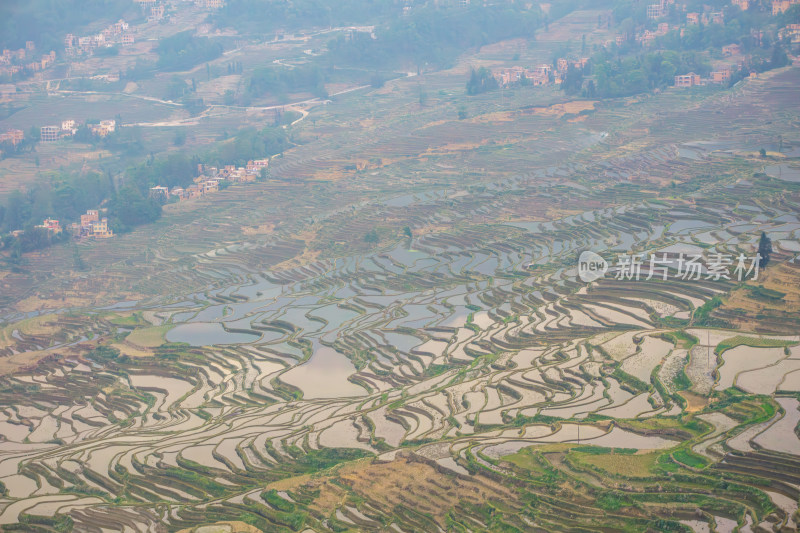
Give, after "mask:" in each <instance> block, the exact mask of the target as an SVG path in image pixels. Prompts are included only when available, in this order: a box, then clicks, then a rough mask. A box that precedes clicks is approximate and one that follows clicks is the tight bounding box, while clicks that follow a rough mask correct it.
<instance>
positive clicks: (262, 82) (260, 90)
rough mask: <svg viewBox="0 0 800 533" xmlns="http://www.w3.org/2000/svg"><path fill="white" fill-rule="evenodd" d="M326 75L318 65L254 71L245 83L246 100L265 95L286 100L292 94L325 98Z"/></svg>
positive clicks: (268, 68)
mask: <svg viewBox="0 0 800 533" xmlns="http://www.w3.org/2000/svg"><path fill="white" fill-rule="evenodd" d="M326 81H327V75H326V73H325V71H324V70H323V69H322V68H321V67H320V66H318V65H302V66H299V67H296V68H286V67H279V68H274V67H266V68H260V69H256V70H255V71H254V72H253V74H252V75H251V76H250V80H249V81H248V83H247V89H246V94H245V96H246V98H259V97H261V96H264V95H265V94H273V95H277V96H278V98H279V100H286V98H287V95H288V94H289V93H293V92H310V93H312V94H313V95H314V96H318V97H320V98H325V97H327V96H328V93H327V91H326V90H325V82H326Z"/></svg>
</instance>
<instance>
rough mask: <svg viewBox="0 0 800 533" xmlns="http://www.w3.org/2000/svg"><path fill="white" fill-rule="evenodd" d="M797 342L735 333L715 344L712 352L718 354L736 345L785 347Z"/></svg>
mask: <svg viewBox="0 0 800 533" xmlns="http://www.w3.org/2000/svg"><path fill="white" fill-rule="evenodd" d="M797 344H798V343H797V341H787V340H783V339H770V338H763V337H747V336H744V335H737V336H735V337H731V338H730V339H726V340H724V341H722V342H720V343H719V344H717V347H716V348H714V353H715V354H717V355H720V354H723V353H725V351H727V350H730V349H731V348H736V347H737V346H751V347H753V348H786V347H789V346H797Z"/></svg>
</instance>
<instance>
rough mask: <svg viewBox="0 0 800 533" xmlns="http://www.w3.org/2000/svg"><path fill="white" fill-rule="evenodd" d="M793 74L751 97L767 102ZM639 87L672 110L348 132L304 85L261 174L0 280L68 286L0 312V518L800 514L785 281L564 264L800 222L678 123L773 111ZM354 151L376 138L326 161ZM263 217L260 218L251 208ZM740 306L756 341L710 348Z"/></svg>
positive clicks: (490, 521) (699, 124)
mask: <svg viewBox="0 0 800 533" xmlns="http://www.w3.org/2000/svg"><path fill="white" fill-rule="evenodd" d="M798 77H800V74H799V73H798V72H797V71H796V70H788V71H784V72H783V73H782V74H780V75H779V76H777V77H776V78H775V79H774V80H772V81H763V82H762V81H758V82H753V83H751V84H750V85H747V86H746V87H745V88H744V89H741V90H742V91H745V92H746V94H745V96H743V97H742V98H748V99H750V100H748V101H752V100H756V99H757V101H759V102H762V103H761V104H759V105H761V106H763V109H762V112H765V113H769V112H771V113H777V111H776V109H775V108H770V106H771V105H775V106H777V105H778V103H780V102H781V100H780V99H781V98H783V99H784V100H786V99H788V98H789V97H788V96H786V91H787V89H786V87H787V86H793V85H792V84H795V85H794V86H796V82H797V79H798ZM434 81H435V80H434ZM397 83H398V84H400V85H399V89H398V91H399V92H401V90H402V89H403V87H404V86H403V85H402V84H403V83H408V82H407V81H400V82H397ZM789 95H791V93H789ZM374 96H375V99H376V100H378V99H387V100H389V99H390V98H408V95H407V94H406V95H405V96H391V95H387V94H384V93H376V94H375V95H374ZM659 98H660V99H661V100H660V101H659V106H661V108H662V109H664V108H665V106H666V104H670V103H673V104H675V107H673V108H671V109H677V110H678V111H670V112H669V113H668V114H665V113H661V114H660V115H659V114H656V115H649V114H648V113H646V111H648V110H652V109H653V108H655V107H656V106H655V104H652V103H649V102H644V103H641V104H639V105H641V106H642V107H638V108H636V110H635V111H631V110H628V109H622V108H618V107H615V106H607V107H605V108H603V109H601V110H600V111H598V112H597V113H595V114H592V115H589V116H588V117H587V118H586V120H585V121H582V122H580V123H569V122H566V123H563V124H562V123H560V122H557V121H559V120H560V119H558V118H553V117H551V116H542V115H541V114H534V113H528V112H526V111H524V110H520V109H517V110H515V111H514V113H515V114H514V120H513V121H503V122H496V123H495V122H493V121H491V120H487V121H471V122H463V121H455V120H445V119H443V118H442V117H440V116H438V115H437V113H438V111H430V112H420V113H419V115H410V116H409V115H403V116H402V119H403V120H400V118H401V117H400V115H393V118H394V121H392V120H387V121H386V123H387V124H389V126H387V127H386V128H385V129H381V130H377V129H372V130H367V131H361V130H356V129H354V130H353V131H352V132H351V133H352V142H348V143H347V144H346V145H343V143H337V142H336V140H335V138H334V137H335V134H332V133H331V134H326V132H327V131H335V128H336V127H340V128H342V129H346V128H348V127H352V125H351V124H349V123H347V122H346V121H345V116H346V114H347V113H346V112H344V111H342V112H337V111H331V110H330V109H329V108H325V109H322V110H318V113H319V121H320V124H319V125H318V126H316V127H318V128H320V130H319V131H320V134H321V136H322V137H323V139H322V140H321V141H320V142H319V143H309V144H307V145H305V146H300V147H298V148H296V149H294V150H291V151H289V152H287V154H286V155H285V156H284V157H282V158H280V159H278V160H276V163H275V165H274V167H273V175H274V176H275V177H276V179H275V180H273V181H270V182H268V183H266V184H258V185H254V186H253V187H252V188H235V187H234V188H231V190H229V191H224V192H223V193H220V194H219V195H218V196H217V197H215V198H214V199H213V200H211V199H204V200H199V201H198V202H197V205H198V206H199V207H198V209H200V210H206V211H207V212H209V213H211V215H207V216H202V217H201V216H199V215H198V213H197V212H196V211H192V210H190V208H189V207H186V206H185V205H179V206H177V207H175V208H173V210H172V211H170V212H168V213H167V215H166V216H165V218H164V220H162V221H160V222H159V223H158V224H156V225H154V226H153V227H152V228H149V229H148V230H146V231H144V230H143V231H141V232H134V233H133V234H131V235H129V236H125V237H123V238H120V239H119V240H117V241H116V242H103V243H97V244H96V245H93V246H92V247H87V248H86V249H85V250H84V255H85V258H86V260H87V262H92V263H93V264H94V260H95V259H96V260H97V265H101V266H102V267H103V268H99V267H98V268H97V271H96V272H95V273H93V274H92V275H87V276H84V277H82V278H78V277H75V278H70V279H69V280H68V281H64V280H63V279H60V278H58V277H57V276H53V277H50V278H47V277H46V276H43V279H41V280H39V282H40V285H39V286H40V287H41V288H40V289H39V290H37V292H36V293H35V294H30V293H24V289H25V285H24V283H23V284H22V285H21V286H15V287H13V290H14V291H19V294H20V295H22V294H26V295H28V299H26V300H22V301H24V302H25V305H30V306H32V307H34V308H36V307H37V306H43V307H48V306H49V305H50V304H52V303H53V302H59V303H58V304H57V305H58V307H57V308H56V309H53V310H54V311H57V312H56V313H52V314H49V315H45V316H43V317H42V318H41V319H37V320H36V324H33V325H32V324H31V323H30V322H26V321H25V320H26V319H27V320H31V318H30V317H27V318H26V316H25V311H23V310H22V309H21V307H20V306H17V307H16V309H12V308H11V307H9V308H7V309H6V310H5V311H4V313H5V314H4V316H5V320H6V322H7V324H6V325H5V326H4V327H3V329H2V330H0V353H1V354H2V355H3V360H4V361H5V362H6V364H8V365H9V366H10V367H11V366H13V369H14V370H15V372H14V373H12V374H9V375H6V376H5V377H3V378H2V380H0V406H2V408H1V409H0V434H2V436H3V437H4V439H3V441H2V442H0V481H1V482H2V483H3V486H4V487H5V492H4V494H3V497H2V500H0V525H3V527H9V526H11V525H12V524H18V523H22V524H23V526H11V527H12V528H13V527H17V528H18V529H19V527H23V530H25V528H28V529H27V530H31V531H33V530H42V531H52V530H58V528H65V527H67V526H66V524H67V523H71V524H72V526H73V527H74V529H75V530H78V531H89V532H94V531H108V530H115V528H117V529H118V528H119V524H123V525H124V526H125V527H128V528H130V529H132V530H137V529H138V530H147V529H148V528H149V529H151V530H156V531H160V530H167V531H178V530H182V529H186V528H189V529H190V530H191V529H192V528H196V527H198V526H201V525H208V524H212V523H216V522H220V523H222V522H226V523H233V522H236V523H246V524H249V525H250V526H254V527H257V528H258V529H260V530H262V531H320V532H321V531H347V530H351V531H397V532H411V531H443V530H452V531H486V530H489V531H503V530H505V531H515V530H516V531H555V530H584V531H585V530H591V531H598V530H619V529H625V528H627V529H628V530H648V529H649V530H659V531H660V530H668V529H672V530H687V529H694V530H698V531H712V530H716V531H723V530H732V529H733V528H736V527H739V528H740V530H742V531H746V530H751V531H755V530H756V528H761V529H762V530H771V531H781V530H791V529H792V528H794V527H796V524H797V498H798V496H799V495H800V490H798V486H799V485H800V474H798V472H800V438H798V436H797V425H798V421H799V420H800V418H799V417H800V411H798V397H797V393H798V382H800V379H799V378H798V375H800V356H798V351H797V346H796V343H797V342H798V341H800V338H798V325H799V324H798V320H800V319H798V315H797V313H796V311H797V309H796V308H795V309H793V311H794V313H793V312H792V309H791V305H793V304H792V303H791V302H792V301H793V300H791V297H792V294H794V293H791V292H787V293H786V294H787V296H786V298H787V299H788V300H787V302H788V303H787V304H786V305H788V306H789V309H788V310H786V309H782V308H780V306H778V305H772V304H770V305H771V307H770V308H769V309H768V310H766V311H764V314H763V315H762V314H759V313H751V314H747V312H742V311H741V310H739V309H737V308H733V307H731V306H730V305H728V304H727V303H729V302H730V300H726V301H725V302H723V303H722V305H719V306H715V305H714V304H715V302H716V301H717V300H719V299H720V298H728V297H729V295H731V294H732V293H733V292H735V291H740V290H742V287H741V286H739V285H740V284H738V282H736V281H733V280H726V279H719V280H714V279H707V277H706V276H704V277H703V278H702V279H700V280H681V279H674V276H673V277H672V278H671V279H668V280H662V279H660V278H659V277H657V276H656V277H653V278H652V279H649V280H648V279H645V278H646V277H647V276H642V278H641V279H639V280H626V279H615V276H614V271H612V272H611V273H609V274H608V275H607V276H606V277H604V278H602V279H599V280H597V281H594V282H592V283H584V282H582V281H581V280H580V279H579V277H578V273H577V268H576V263H577V261H576V259H577V256H578V254H579V253H580V252H581V251H584V250H593V251H595V252H597V253H600V254H601V255H603V256H604V257H606V258H607V259H608V260H609V261H610V262H611V263H612V264H613V263H614V262H615V260H616V258H617V256H618V254H620V253H626V252H629V251H635V252H646V253H651V252H654V253H658V254H659V255H661V254H669V255H668V257H670V258H671V259H672V260H673V263H672V264H673V273H674V264H675V263H674V261H675V259H676V256H677V254H678V253H680V252H682V251H684V252H692V251H700V252H703V253H705V254H710V253H713V252H724V253H729V254H733V255H737V254H739V253H740V252H741V253H746V254H751V253H752V252H753V248H754V243H755V242H756V240H757V237H758V235H759V234H760V232H761V231H765V232H767V233H768V234H780V235H781V239H782V241H784V240H786V241H797V240H798V238H800V218H798V217H799V216H800V196H799V195H798V190H799V189H798V188H797V186H795V185H791V184H784V183H781V182H777V181H776V180H773V179H769V178H766V177H764V176H762V175H760V174H759V173H758V172H754V169H755V170H759V169H758V168H754V167H756V166H757V164H756V163H754V162H753V161H751V160H749V159H746V158H744V157H729V156H728V155H721V154H719V153H717V152H716V151H714V150H712V149H709V148H708V147H704V146H703V145H697V144H692V143H693V141H696V140H697V139H699V138H702V135H703V133H704V128H713V127H718V126H719V125H720V123H721V122H722V120H723V119H722V118H720V117H718V116H717V113H716V111H717V110H719V109H720V107H724V106H733V107H734V108H737V109H739V110H741V111H742V113H741V116H740V117H739V122H737V125H736V128H734V129H733V130H731V129H730V128H728V129H726V130H724V131H726V132H730V135H731V138H729V139H723V140H721V141H720V142H723V141H724V142H727V143H728V144H729V145H731V146H734V147H735V146H738V144H737V143H742V142H744V141H743V139H744V138H745V133H744V130H745V129H747V128H751V127H752V128H756V127H757V126H756V124H760V123H761V122H760V121H761V120H763V117H761V116H760V115H758V114H757V113H755V112H751V111H748V110H747V109H749V108H747V106H745V105H744V104H737V103H733V104H731V102H728V101H723V100H719V99H718V97H714V96H710V97H708V99H707V100H704V101H703V102H701V103H699V104H697V108H696V109H693V110H692V112H691V114H693V115H698V114H699V115H701V120H700V121H698V120H697V118H696V117H695V118H691V121H690V112H689V111H685V107H684V106H686V105H688V104H687V102H685V101H683V100H680V99H681V98H682V97H681V96H679V95H675V94H665V95H662V96H660V97H659ZM678 103H680V104H681V105H680V106H679V105H678ZM400 104H401V105H409V106H410V105H411V104H409V103H407V102H406V103H403V102H400ZM783 104H785V106H784V107H783V108H781V109H782V110H783V111H782V112H786V109H789V110H790V111H791V112H792V113H795V115H793V116H797V115H796V112H797V109H796V106H797V102H796V101H794V107H792V106H790V105H789V104H786V102H785V101H783ZM344 105H345V106H348V105H350V106H352V105H353V104H352V103H349V104H348V103H347V102H345V103H344ZM376 105H377V104H376ZM471 105H473V107H474V109H473V110H472V111H473V112H474V113H476V114H480V113H483V114H487V113H488V112H489V111H490V110H491V109H492V106H493V105H495V104H494V103H492V102H489V101H488V100H485V101H484V100H480V99H476V100H475V101H474V103H473V104H471ZM509 105H511V104H509ZM650 106H653V107H650ZM331 107H335V106H331ZM379 109H384V107H379ZM348 112H349V111H348ZM337 113H341V114H337ZM376 113H380V111H376ZM642 116H645V117H647V118H642ZM362 118H363V117H362ZM433 119H437V120H433ZM438 119H441V121H440V120H438ZM705 119H707V121H704V120H705ZM642 121H644V122H642ZM337 124H338V126H337ZM326 128H330V130H326ZM642 128H649V129H650V130H651V132H652V135H653V143H652V144H651V145H649V146H644V147H643V146H641V145H640V144H636V143H637V142H638V141H637V139H638V135H639V134H638V133H637V132H638V131H640V130H641V129H642ZM737 128H738V129H737ZM401 131H405V132H406V133H405V134H403V135H400V134H399V133H400V132H401ZM718 131H723V130H722V129H720V130H718ZM759 131H760V133H759ZM759 134H763V135H767V134H766V133H765V132H764V130H757V131H756V135H759ZM687 135H688V136H687ZM748 135H752V134H751V133H748ZM488 138H497V139H504V141H503V144H502V145H500V144H499V142H498V143H497V145H488V144H481V143H482V142H483V141H484V140H486V139H488ZM444 140H446V142H445V141H444ZM455 145H463V146H467V145H469V146H474V145H480V146H486V148H485V149H469V150H457V149H455V148H454V146H455ZM733 149H734V148H732V150H733ZM422 154H424V156H423V155H422ZM687 154H691V157H687ZM355 158H358V159H362V160H374V159H375V158H382V159H383V160H385V161H386V164H385V165H384V164H383V163H382V164H381V166H380V167H377V166H376V168H374V169H370V170H367V171H359V172H355V173H353V174H352V175H348V179H346V180H345V179H340V180H339V181H338V182H335V181H327V180H326V178H325V176H324V174H325V173H326V172H334V171H335V170H336V169H337V168H338V166H339V165H340V164H341V163H342V162H348V163H349V162H352V161H353V160H354V159H355ZM499 169H502V170H499ZM754 173H755V174H756V175H755V176H754ZM673 180H675V181H680V182H681V184H682V185H683V186H684V187H685V190H686V191H689V192H685V193H681V192H680V191H678V190H672V189H670V188H669V186H668V184H669V183H670V182H671V181H673ZM246 197H250V198H251V199H252V203H249V204H246V205H245V204H243V200H244V199H245V198H246ZM743 206H747V207H752V209H742V207H743ZM687 213H688V214H687ZM262 226H269V227H274V228H276V229H275V231H272V232H270V233H265V234H259V233H253V232H249V233H248V232H244V230H243V229H244V228H253V227H262ZM404 226H408V227H409V230H410V231H411V233H412V237H411V238H409V237H408V236H407V235H406V234H405V232H403V231H401V228H403V227H404ZM373 228H376V229H377V231H378V234H379V236H380V239H379V242H378V243H376V244H374V245H373V244H370V243H368V242H366V241H365V240H364V239H363V236H364V235H365V234H366V233H367V232H368V231H369V230H371V229H373ZM231 234H233V235H236V236H237V238H236V239H231V238H229V235H231ZM59 253H62V252H59V251H58V250H54V251H52V254H51V255H44V256H43V257H41V258H40V259H41V261H40V262H39V263H38V264H39V266H37V267H36V268H40V269H42V270H45V269H46V268H47V264H48V263H50V264H55V263H56V262H57V261H58V260H59V255H58V254H59ZM109 257H111V258H112V259H108V258H109ZM790 257H791V256H790V255H789V254H788V253H787V252H785V251H784V252H781V251H779V250H777V251H776V253H775V255H774V257H773V261H774V263H776V264H779V265H780V267H777V266H776V267H773V268H776V269H777V268H782V269H787V270H789V271H791V272H795V271H796V270H797V269H800V264H796V263H789V262H788V260H789V258H790ZM772 272H775V270H773V271H772ZM0 282H3V283H5V282H8V283H9V287H10V282H9V280H6V279H2V280H0ZM748 285H749V286H752V282H748ZM28 287H30V285H28ZM787 291H788V289H787ZM14 294H17V293H14ZM79 294H81V295H83V294H88V295H89V296H85V297H86V298H87V299H88V300H89V301H85V300H81V301H80V303H75V302H74V301H73V302H72V303H73V304H74V305H71V304H70V300H68V298H73V297H74V298H77V297H78V295H79ZM715 297H717V298H716V299H715ZM59 298H60V299H59ZM726 302H727V303H726ZM34 314H35V313H34ZM776 317H777V318H778V320H777V321H775V320H773V319H775V318H776ZM742 323H748V324H749V327H748V328H746V329H745V328H742V329H736V328H735V327H734V326H737V325H740V324H742ZM767 324H769V325H767ZM745 334H746V335H745ZM742 335H745V336H747V337H756V338H759V339H762V341H761V344H757V345H755V346H753V345H752V344H753V343H752V342H751V343H750V344H749V345H748V344H740V345H737V346H735V347H730V344H731V343H730V340H731V339H733V338H736V337H737V336H742ZM726 343H728V344H726ZM726 348H727V349H726ZM220 527H222V526H220ZM226 527H227V526H226ZM230 527H231V528H232V527H233V526H230ZM236 527H238V526H236ZM726 528H727V529H726Z"/></svg>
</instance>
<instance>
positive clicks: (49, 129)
mask: <svg viewBox="0 0 800 533" xmlns="http://www.w3.org/2000/svg"><path fill="white" fill-rule="evenodd" d="M40 132H41V141H42V142H43V143H52V142H56V141H57V140H58V137H59V135H60V134H61V128H59V127H58V126H42V127H41V129H40Z"/></svg>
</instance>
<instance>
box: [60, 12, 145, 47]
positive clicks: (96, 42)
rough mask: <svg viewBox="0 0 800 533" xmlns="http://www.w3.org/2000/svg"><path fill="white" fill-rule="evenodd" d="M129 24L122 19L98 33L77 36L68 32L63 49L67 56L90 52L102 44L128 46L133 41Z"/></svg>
mask: <svg viewBox="0 0 800 533" xmlns="http://www.w3.org/2000/svg"><path fill="white" fill-rule="evenodd" d="M129 28H130V26H129V25H128V23H127V22H125V21H124V20H120V21H118V22H115V23H114V24H111V25H110V26H108V27H107V28H105V29H104V30H103V31H101V32H100V33H97V34H95V35H87V36H85V37H77V36H75V35H73V34H72V33H68V34H67V35H66V36H65V37H64V51H65V52H66V54H67V55H68V56H77V55H82V54H91V53H92V52H94V51H95V50H96V49H97V48H100V47H103V46H113V45H115V44H121V45H122V46H130V45H132V44H133V43H134V41H135V38H134V36H133V33H132V32H130V31H129Z"/></svg>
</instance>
